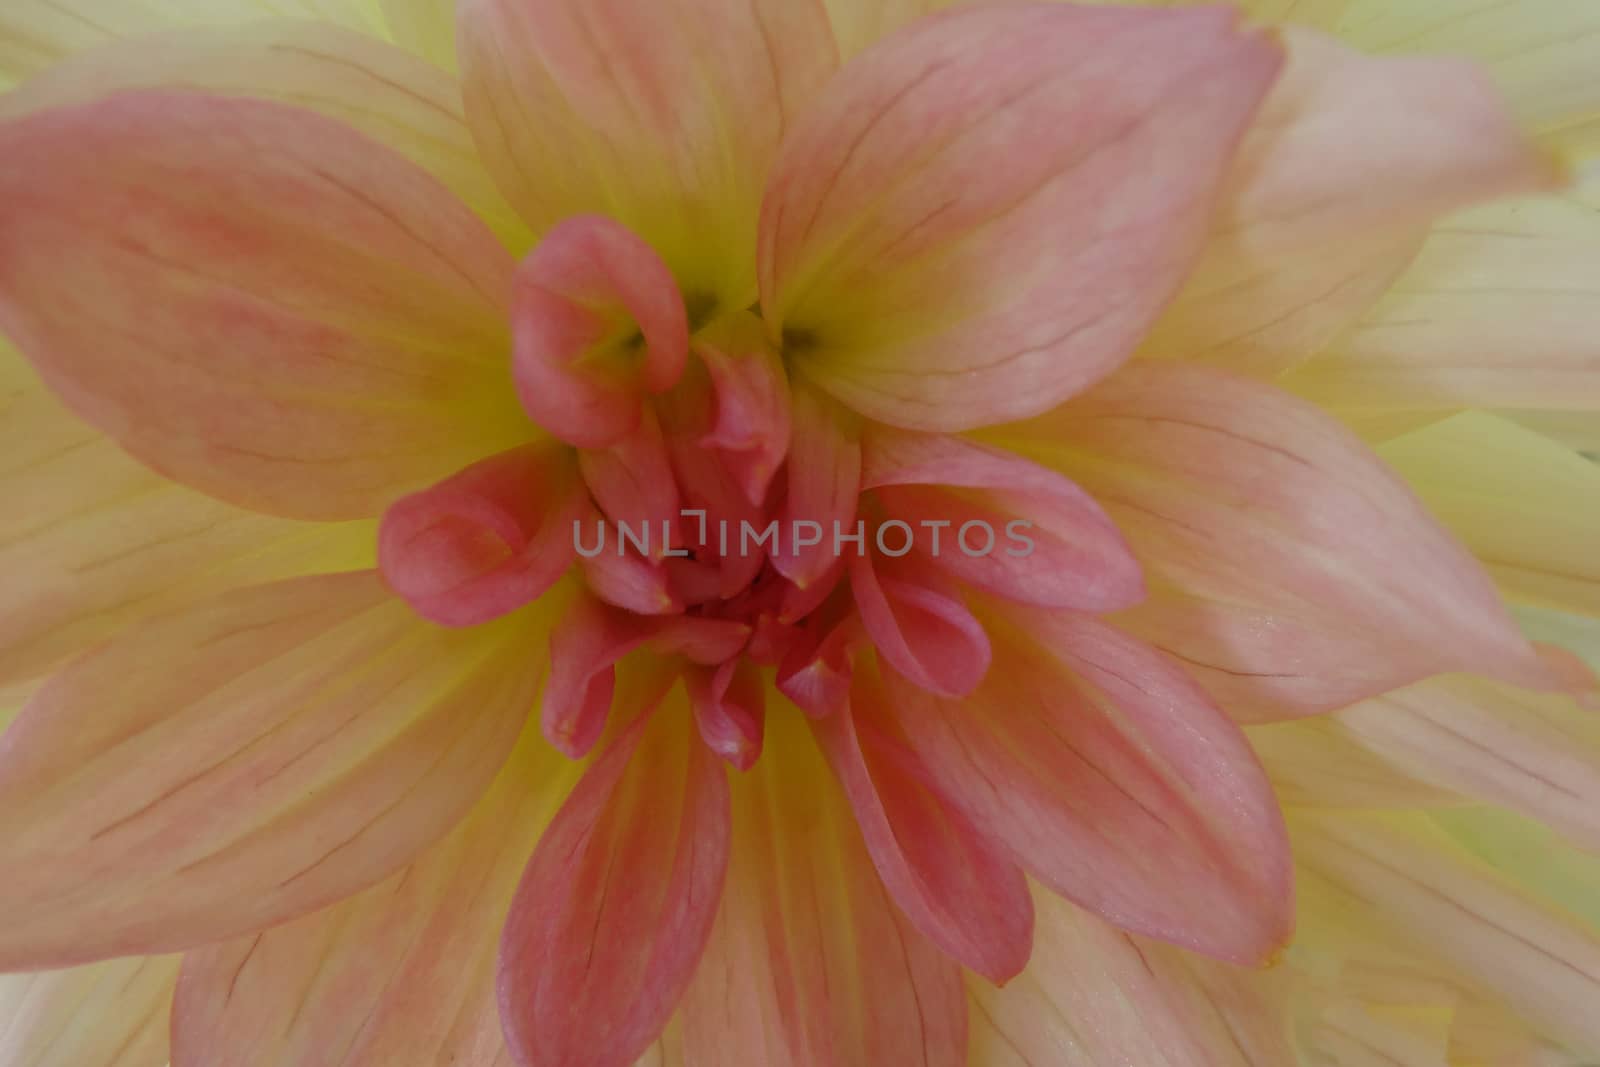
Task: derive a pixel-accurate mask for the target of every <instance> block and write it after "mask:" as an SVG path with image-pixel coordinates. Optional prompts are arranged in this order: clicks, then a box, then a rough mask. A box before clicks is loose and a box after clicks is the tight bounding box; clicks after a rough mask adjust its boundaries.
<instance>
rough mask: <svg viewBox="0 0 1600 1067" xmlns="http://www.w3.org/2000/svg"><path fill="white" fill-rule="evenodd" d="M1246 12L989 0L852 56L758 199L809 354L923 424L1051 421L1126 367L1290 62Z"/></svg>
mask: <svg viewBox="0 0 1600 1067" xmlns="http://www.w3.org/2000/svg"><path fill="white" fill-rule="evenodd" d="M1234 18H1235V16H1233V15H1232V14H1230V13H1228V12H1225V11H1223V10H1222V9H1220V8H1219V9H1200V10H1194V11H1145V10H1140V9H1125V8H1124V9H1100V8H1094V7H1087V6H1074V5H1066V4H1061V5H1053V4H1027V5H1020V4H1019V5H998V6H991V5H977V6H974V7H971V8H965V9H958V10H956V11H953V12H950V13H948V14H945V15H942V16H940V17H938V18H933V19H928V20H926V21H923V22H920V23H917V24H915V25H913V26H911V27H909V28H908V29H907V30H906V31H905V32H903V33H901V34H899V35H896V36H895V37H892V38H890V39H889V40H887V41H885V42H883V43H882V44H880V45H878V46H877V47H876V48H874V49H873V50H872V52H871V55H870V58H866V59H863V61H862V62H859V63H854V64H851V65H850V66H849V67H848V68H847V69H846V70H845V71H844V72H843V73H842V74H841V75H840V76H839V78H838V79H836V80H835V81H834V82H833V84H832V85H831V86H830V87H829V89H828V90H827V92H826V93H825V94H824V95H823V96H822V98H821V100H820V101H819V102H818V104H817V105H816V106H815V107H814V108H813V109H812V110H811V111H809V112H808V113H807V114H806V116H805V118H804V119H803V120H802V122H801V124H800V125H799V126H798V127H797V128H796V129H795V130H794V132H793V133H792V134H791V135H790V137H789V139H788V140H787V141H786V142H785V146H784V153H783V156H782V158H781V159H780V161H779V163H778V166H777V169H776V171H775V173H774V175H773V179H772V184H771V187H770V189H769V190H768V193H767V198H766V203H765V205H764V208H763V213H762V232H761V245H760V274H761V300H762V307H763V309H764V312H765V317H766V318H767V320H768V321H769V322H770V323H771V324H772V328H773V329H774V330H775V331H779V330H781V332H782V335H783V336H784V338H785V342H786V343H785V354H786V355H787V356H788V357H789V358H790V359H791V361H792V364H793V365H795V366H797V367H798V368H799V369H800V370H801V372H802V373H804V374H805V375H807V376H808V377H811V378H814V379H815V380H816V381H817V382H818V383H819V384H821V385H822V386H823V387H824V388H826V389H827V390H828V391H829V392H831V393H832V394H833V395H834V396H836V397H838V398H839V399H841V400H843V401H844V402H846V403H848V404H849V405H850V406H851V407H853V408H855V409H856V410H858V411H860V412H862V413H863V414H865V415H867V416H869V417H871V418H874V419H878V420H881V421H883V422H888V423H891V424H893V425H898V426H905V427H910V428H916V429H926V430H957V429H965V428H970V427H974V426H981V425H986V424H989V423H994V422H1000V421H1003V420H1005V419H1010V418H1019V417H1022V416H1026V415H1032V414H1036V413H1038V412H1041V411H1045V410H1048V409H1049V408H1051V407H1053V406H1055V405H1056V404H1058V403H1060V402H1061V401H1062V400H1064V399H1066V398H1067V397H1069V396H1071V395H1072V394H1074V393H1076V392H1079V391H1080V390H1082V389H1083V388H1084V387H1085V386H1087V385H1089V384H1091V383H1092V382H1094V381H1096V380H1098V379H1099V378H1102V377H1104V376H1105V375H1106V374H1107V373H1109V372H1110V371H1111V370H1113V369H1114V368H1115V367H1116V366H1117V365H1118V364H1120V363H1121V362H1122V361H1123V360H1124V359H1126V358H1127V356H1128V355H1129V353H1130V352H1131V351H1132V349H1133V346H1134V344H1135V343H1136V342H1137V340H1138V338H1139V337H1140V335H1141V334H1143V333H1144V331H1145V330H1146V329H1148V328H1149V326H1150V324H1151V322H1152V321H1153V320H1154V319H1155V317H1156V315H1157V313H1158V312H1159V311H1160V309H1161V307H1162V305H1163V304H1165V303H1166V301H1167V299H1168V298H1169V297H1170V296H1171V295H1172V294H1173V292H1174V291H1175V290H1176V289H1177V287H1178V285H1179V283H1180V282H1181V281H1182V280H1183V277H1184V275H1185V273H1186V272H1187V270H1188V268H1189V265H1190V264H1191V263H1192V261H1193V259H1194V257H1195V256H1196V255H1197V254H1198V252H1199V250H1200V246H1201V243H1202V241H1203V239H1204V237H1205V231H1206V227H1207V225H1208V223H1209V219H1210V212H1211V207H1212V202H1213V199H1214V197H1215V195H1216V192H1217V190H1218V187H1219V185H1220V183H1221V180H1222V178H1223V176H1224V173H1225V171H1226V168H1227V165H1228V163H1229V161H1230V158H1231V156H1232V152H1233V148H1234V145H1235V144H1236V143H1237V141H1238V139H1239V137H1240V135H1241V134H1242V133H1243V132H1244V129H1245V127H1246V125H1247V124H1248V122H1249V121H1250V117H1251V115H1252V114H1253V113H1254V111H1255V108H1256V105H1257V104H1258V103H1259V102H1260V100H1261V98H1262V96H1263V95H1264V94H1265V93H1266V91H1267V89H1268V88H1269V87H1270V86H1271V84H1272V81H1273V79H1274V77H1275V76H1276V74H1277V71H1278V67H1279V65H1280V63H1281V56H1280V53H1279V50H1278V49H1277V48H1276V47H1275V46H1274V45H1273V44H1272V42H1271V41H1270V40H1268V39H1267V38H1265V37H1261V36H1257V35H1253V34H1247V33H1242V32H1239V31H1238V30H1236V29H1235V26H1234ZM886 191H887V192H886Z"/></svg>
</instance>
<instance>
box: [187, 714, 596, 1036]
mask: <svg viewBox="0 0 1600 1067" xmlns="http://www.w3.org/2000/svg"><path fill="white" fill-rule="evenodd" d="M577 775H578V765H577V764H574V763H571V762H569V761H567V760H566V759H564V758H563V757H561V756H559V755H557V754H556V753H555V752H554V751H552V750H551V749H549V748H547V747H545V746H544V745H542V744H541V743H539V742H538V740H537V734H536V733H532V732H530V733H529V734H528V735H527V736H525V737H524V743H523V745H522V746H521V748H520V749H519V750H518V752H517V753H515V754H514V755H513V756H512V758H511V759H510V760H509V761H508V762H507V763H506V766H505V767H504V769H502V771H501V772H500V776H499V778H498V779H496V781H495V783H494V785H493V786H492V787H491V788H490V790H489V791H488V793H486V794H485V796H484V797H483V799H482V800H480V801H479V802H478V804H477V806H476V807H474V808H473V810H472V813H471V814H470V815H469V816H468V817H467V818H466V819H465V820H463V821H462V823H461V825H460V826H458V827H457V828H456V829H455V830H454V831H452V832H451V834H450V835H449V836H448V837H447V838H445V839H444V840H442V841H440V842H439V843H438V844H437V845H435V846H433V847H432V848H430V849H429V850H428V851H427V852H425V853H423V854H422V855H421V856H419V857H418V858H417V860H416V861H415V862H413V863H411V864H410V865H408V866H407V867H406V868H405V869H404V870H401V871H399V872H397V873H395V874H394V875H392V876H391V877H389V878H388V879H386V880H385V881H383V882H381V883H380V884H378V885H376V886H373V887H372V888H371V889H369V890H366V891H365V892H362V893H359V894H357V895H355V896H353V897H351V898H350V899H348V900H346V901H344V902H342V903H340V904H338V905H336V906H334V907H331V908H328V909H325V910H323V911H320V912H317V913H315V914H313V915H308V916H306V917H304V918H302V919H297V920H295V921H293V922H289V923H285V924H283V925H281V926H276V927H273V928H272V929H270V930H265V931H262V932H260V933H257V934H254V935H250V936H246V937H240V938H236V939H234V940H232V941H227V942H223V943H222V944H218V945H213V946H209V947H206V948H202V949H197V950H195V951H192V952H190V953H189V954H188V955H187V956H185V957H184V965H183V975H182V979H181V981H180V982H179V986H178V999H177V1002H176V1005H175V1006H174V1012H173V1019H174V1025H173V1057H172V1060H173V1063H174V1065H175V1067H279V1065H281V1064H287V1063H293V1064H296V1065H297V1067H341V1065H342V1067H390V1065H393V1064H408V1063H419V1064H420V1063H441V1064H442V1063H457V1062H459V1063H463V1064H473V1065H475V1067H478V1065H481V1067H509V1065H510V1063H511V1062H512V1061H511V1058H510V1054H509V1052H508V1051H507V1050H506V1048H505V1045H504V1042H503V1040H502V1038H501V1031H500V1016H499V1011H498V1005H497V1002H496V999H495V995H494V988H493V975H494V954H495V950H496V948H497V946H498V944H499V939H500V928H501V925H502V922H503V919H504V916H505V912H506V909H507V908H508V907H509V905H510V902H511V896H512V892H513V890H514V889H515V888H516V884H517V880H518V878H519V877H520V875H521V873H522V869H523V868H524V867H525V866H526V864H527V860H528V856H530V855H531V854H532V852H533V849H534V846H535V844H536V843H537V841H538V839H539V835H540V834H541V833H543V832H544V829H545V827H546V826H548V825H549V823H550V820H551V819H552V818H553V817H554V815H555V812H556V810H557V808H559V807H560V805H561V802H562V801H563V800H564V799H565V798H566V794H567V791H568V789H569V788H570V787H571V785H572V784H573V782H574V781H575V780H576V778H577ZM164 1062H165V1061H164V1060H163V1063H164Z"/></svg>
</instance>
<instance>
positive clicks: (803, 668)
mask: <svg viewBox="0 0 1600 1067" xmlns="http://www.w3.org/2000/svg"><path fill="white" fill-rule="evenodd" d="M863 638H864V635H863V634H862V632H861V626H860V624H859V623H858V622H857V621H856V620H855V619H854V618H852V617H848V616H847V617H843V618H838V617H835V616H834V614H833V613H821V614H819V615H817V616H816V617H814V618H812V619H810V620H808V621H807V623H806V625H805V627H804V629H802V630H801V631H799V633H798V636H797V638H796V639H795V641H794V643H793V645H791V646H790V647H789V649H788V650H787V651H785V653H784V655H783V658H782V660H781V661H780V662H779V664H778V671H777V676H776V683H777V686H778V691H779V692H780V693H782V694H783V695H784V696H786V697H788V698H789V699H790V700H792V701H794V703H795V705H796V706H797V707H799V708H800V709H801V710H803V711H804V712H805V713H806V714H807V715H809V716H811V717H812V718H823V717H825V716H828V715H832V714H833V713H834V712H836V711H838V710H839V709H840V708H842V707H843V706H844V705H845V702H846V701H848V700H849V698H850V682H851V678H852V677H853V676H854V673H855V668H854V664H853V659H854V656H855V653H856V650H857V649H858V648H859V647H860V646H861V644H862V642H863Z"/></svg>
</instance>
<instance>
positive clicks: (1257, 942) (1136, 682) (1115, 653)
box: [886, 608, 1294, 963]
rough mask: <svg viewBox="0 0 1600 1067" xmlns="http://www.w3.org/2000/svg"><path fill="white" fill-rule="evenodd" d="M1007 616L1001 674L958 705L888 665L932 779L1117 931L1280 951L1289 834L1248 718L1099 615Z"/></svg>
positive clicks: (1288, 915)
mask: <svg viewBox="0 0 1600 1067" xmlns="http://www.w3.org/2000/svg"><path fill="white" fill-rule="evenodd" d="M1007 617H1008V618H1009V620H1010V621H1008V622H1006V623H1005V624H1004V625H1005V628H1004V629H1003V630H999V631H997V630H996V629H995V627H994V626H991V633H995V634H997V637H996V647H995V664H994V667H993V669H991V670H990V672H989V674H988V676H987V677H986V678H985V680H984V684H983V685H982V686H981V687H980V688H979V689H978V691H977V692H976V693H975V694H973V695H972V696H970V697H968V698H966V699H964V700H960V701H952V700H945V699H941V698H938V697H935V696H933V695H931V694H928V693H926V692H924V691H923V690H921V689H918V688H916V687H915V686H912V685H910V684H908V683H906V682H905V681H904V680H903V679H900V678H899V677H898V676H896V675H894V674H893V673H892V672H889V673H887V674H886V681H887V682H888V689H889V702H888V706H889V708H890V710H891V711H892V712H893V714H894V716H895V718H896V720H897V721H898V723H899V726H900V729H901V731H902V732H903V733H904V735H905V738H906V741H907V743H908V744H909V745H910V746H911V747H912V749H914V750H915V751H916V753H917V754H918V756H920V757H921V758H922V760H923V761H924V763H925V764H926V765H927V766H928V768H929V770H930V772H931V773H932V775H933V781H934V783H935V784H936V786H937V787H938V788H940V789H942V790H945V791H947V792H948V793H949V795H951V796H952V797H954V798H955V799H956V800H957V802H958V803H960V804H961V805H962V807H963V808H964V809H965V810H966V812H967V813H968V815H969V816H970V817H971V818H972V819H973V821H974V822H975V823H976V824H977V825H978V827H979V829H980V830H982V831H983V832H984V833H987V834H990V835H992V836H993V837H994V838H995V839H996V840H998V841H1001V842H1004V843H1005V845H1006V846H1007V847H1008V848H1009V849H1010V850H1011V852H1012V853H1013V854H1014V855H1015V856H1016V858H1017V861H1018V862H1019V863H1021V864H1022V865H1023V866H1024V867H1025V868H1026V869H1027V870H1028V871H1029V873H1031V874H1033V875H1034V876H1035V877H1037V878H1038V879H1040V880H1041V881H1042V882H1044V883H1045V884H1046V885H1048V886H1049V887H1050V888H1052V889H1054V890H1055V891H1056V892H1058V893H1061V894H1062V895H1064V896H1066V897H1067V898H1068V899H1070V900H1072V901H1074V902H1076V903H1078V904H1080V905H1082V906H1083V907H1085V908H1088V909H1089V910H1090V911H1093V912H1095V913H1097V914H1099V915H1101V916H1102V917H1104V918H1106V919H1108V920H1109V921H1111V922H1112V923H1114V924H1116V925H1117V926H1120V927H1122V928H1124V929H1127V930H1131V931H1133V932H1136V933H1143V934H1148V935H1149V936H1151V937H1156V938H1160V939H1162V940H1166V941H1172V942H1174V943H1176V944H1179V945H1182V946H1183V947H1185V948H1189V949H1192V950H1194V951H1196V952H1201V953H1204V954H1206V955H1211V956H1216V957H1219V958H1222V959H1227V960H1232V961H1235V962H1243V963H1254V962H1258V961H1260V960H1263V959H1266V958H1268V957H1269V956H1271V955H1272V953H1273V952H1275V951H1277V950H1278V949H1279V948H1281V947H1282V945H1283V944H1284V942H1285V941H1286V940H1287V938H1288V935H1289V932H1290V929H1291V927H1292V925H1293V917H1294V908H1293V893H1292V889H1291V881H1290V871H1289V854H1288V843H1287V840H1286V838H1285V836H1284V830H1283V818H1282V815H1281V814H1280V813H1279V811H1278V805H1277V801H1276V799H1275V798H1274V797H1273V795H1272V790H1271V789H1270V787H1269V786H1268V785H1267V780H1266V776H1265V775H1264V774H1263V773H1262V771H1261V767H1260V765H1259V764H1258V763H1257V762H1256V759H1255V756H1254V755H1253V753H1252V752H1251V750H1250V746H1249V744H1248V743H1247V742H1246V741H1245V738H1244V735H1243V733H1241V732H1240V730H1239V728H1238V727H1237V726H1235V725H1233V724H1232V723H1231V722H1230V721H1229V720H1228V719H1227V717H1226V716H1224V715H1223V714H1222V712H1221V711H1220V710H1219V709H1218V708H1217V707H1216V705H1214V704H1213V703H1211V701H1210V700H1209V699H1208V698H1207V697H1206V695H1205V693H1204V692H1202V691H1201V690H1200V688H1199V687H1198V686H1196V685H1195V684H1194V683H1193V682H1192V681H1190V680H1189V678H1188V676H1187V675H1185V674H1184V672H1183V671H1182V670H1180V669H1179V668H1178V667H1177V666H1176V665H1174V664H1173V663H1172V662H1171V661H1170V660H1168V659H1166V658H1165V657H1163V656H1161V655H1159V654H1157V653H1156V652H1155V651H1153V650H1152V649H1150V648H1149V647H1147V646H1145V645H1144V644H1142V643H1141V642H1139V641H1136V640H1134V639H1132V638H1130V637H1127V636H1126V635H1124V634H1122V633H1120V632H1118V631H1117V630H1114V629H1112V628H1110V627H1108V626H1106V625H1105V624H1103V623H1099V622H1096V621H1094V620H1092V619H1090V618H1088V617H1086V616H1080V615H1072V614H1068V613H1061V612H1056V613H1052V612H1045V611H1039V610H1033V609H1021V608H1008V609H1007ZM998 622H999V616H996V623H997V624H998ZM1024 634H1026V635H1027V636H1024ZM1174 886H1182V887H1183V891H1182V892H1181V893H1174V892H1173V887H1174Z"/></svg>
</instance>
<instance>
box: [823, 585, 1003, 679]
mask: <svg viewBox="0 0 1600 1067" xmlns="http://www.w3.org/2000/svg"><path fill="white" fill-rule="evenodd" d="M850 593H851V597H852V599H854V601H855V606H856V611H857V612H859V613H860V615H861V621H862V624H863V625H864V626H865V627H866V630H867V636H868V637H870V638H871V639H872V643H873V645H874V646H875V647H876V648H877V650H878V655H880V656H882V657H883V658H884V660H885V661H886V662H887V663H889V664H890V665H892V666H893V667H894V669H895V670H897V671H899V672H900V673H901V674H903V675H905V677H906V678H907V679H908V680H909V681H911V682H912V684H914V685H918V686H921V687H922V688H923V689H926V690H928V691H929V692H932V693H938V694H939V695H940V696H947V697H960V696H966V695H967V694H968V693H970V692H972V691H973V690H974V689H976V688H977V687H978V683H979V682H981V681H983V676H984V674H985V673H986V672H987V671H988V670H989V660H990V648H989V636H988V634H986V633H985V632H984V629H983V624H982V623H980V622H979V621H978V620H977V618H976V617H975V616H974V615H973V614H972V612H971V611H969V610H968V609H967V606H966V605H965V604H964V603H962V601H961V597H960V595H959V594H958V593H957V592H956V591H955V590H954V589H953V588H952V586H951V583H950V582H949V581H948V580H946V579H944V578H943V577H942V576H941V575H939V574H938V573H937V572H934V571H932V569H931V568H930V567H929V566H928V565H927V564H922V565H920V566H919V565H911V566H907V565H905V564H896V563H895V561H893V560H890V559H887V558H885V557H883V556H880V555H873V556H862V557H855V558H852V559H851V560H850Z"/></svg>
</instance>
